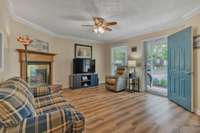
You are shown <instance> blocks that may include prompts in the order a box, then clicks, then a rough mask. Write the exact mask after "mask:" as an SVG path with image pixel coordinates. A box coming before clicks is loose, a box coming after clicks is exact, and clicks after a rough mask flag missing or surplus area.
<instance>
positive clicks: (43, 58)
mask: <svg viewBox="0 0 200 133" xmlns="http://www.w3.org/2000/svg"><path fill="white" fill-rule="evenodd" d="M17 51H18V53H19V62H20V75H21V78H23V79H26V72H25V71H26V68H25V67H26V63H25V50H24V49H17ZM54 56H56V54H54V53H43V52H36V51H28V53H27V58H28V63H30V62H35V63H49V64H50V76H49V79H50V84H52V77H53V75H52V74H53V62H54Z"/></svg>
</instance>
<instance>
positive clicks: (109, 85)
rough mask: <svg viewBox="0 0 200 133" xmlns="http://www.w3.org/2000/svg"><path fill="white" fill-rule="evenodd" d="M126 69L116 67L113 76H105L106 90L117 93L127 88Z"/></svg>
mask: <svg viewBox="0 0 200 133" xmlns="http://www.w3.org/2000/svg"><path fill="white" fill-rule="evenodd" d="M127 77H128V73H127V68H126V67H118V68H117V71H116V74H115V75H114V76H106V80H105V81H106V83H105V87H106V89H108V90H112V91H115V92H119V91H122V90H125V89H126V86H127Z"/></svg>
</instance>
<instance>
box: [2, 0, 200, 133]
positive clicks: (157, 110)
mask: <svg viewBox="0 0 200 133" xmlns="http://www.w3.org/2000/svg"><path fill="white" fill-rule="evenodd" d="M29 2H30V3H29ZM29 2H27V1H25V0H22V1H17V0H1V1H0V35H1V36H0V39H1V43H0V44H1V46H0V48H1V56H0V57H1V59H0V83H1V84H0V86H1V87H0V88H1V90H0V95H1V96H0V98H1V101H3V102H5V101H6V100H5V101H4V100H3V99H4V95H5V94H6V93H8V92H7V91H5V92H4V90H3V89H5V88H6V89H7V88H9V85H7V84H5V85H2V84H3V83H6V82H7V80H8V79H11V78H13V77H21V78H22V79H23V81H27V82H28V83H29V86H30V85H32V84H31V81H35V82H37V83H39V82H41V80H40V81H38V77H37V79H34V78H35V77H34V78H32V79H31V80H30V79H26V78H27V77H30V76H28V75H29V74H30V73H31V70H30V71H29V70H28V69H29V68H31V67H34V65H38V63H42V64H40V65H44V64H48V66H42V67H40V70H38V71H37V72H38V73H40V74H41V75H42V74H45V75H47V74H49V76H47V77H45V78H43V80H44V79H45V81H46V84H47V86H51V87H52V86H53V87H52V88H51V87H44V86H38V88H39V89H38V90H37V89H36V90H35V92H34V96H35V95H36V96H37V97H35V98H34V99H35V100H34V101H35V102H36V103H35V104H36V106H37V108H36V109H32V108H35V107H32V106H30V107H29V105H28V107H29V108H31V109H30V110H34V111H36V113H33V116H31V117H30V118H29V117H28V119H25V120H24V119H23V117H24V116H23V115H24V113H22V114H23V115H22V114H20V115H22V116H20V115H19V114H18V115H17V116H15V117H14V118H12V120H10V121H6V119H9V117H8V115H10V114H8V115H7V116H6V117H4V116H3V115H4V113H5V112H6V111H7V112H8V110H5V112H3V111H2V112H1V111H0V132H2V133H4V132H8V133H9V132H22V133H25V132H59V133H62V132H69V133H81V132H83V133H98V132H99V133H108V132H109V133H124V132H127V133H132V132H138V133H143V132H146V133H151V132H152V133H154V132H158V133H161V132H162V133H163V132H164V133H172V132H173V133H174V132H175V133H176V132H177V133H193V132H194V133H195V132H200V117H199V115H200V102H199V101H200V91H199V89H200V84H199V82H198V81H199V78H200V71H199V65H200V64H199V63H200V62H199V61H200V59H199V58H200V49H199V48H200V45H199V40H198V39H199V35H200V23H199V22H200V9H199V6H198V5H199V4H200V2H199V1H195V0H193V1H189V0H184V1H183V2H181V1H180V0H177V1H174V2H173V1H171V3H170V2H168V3H167V2H165V1H162V2H163V3H165V4H167V6H164V5H163V4H162V2H161V1H158V0H152V1H151V2H148V4H149V7H148V6H145V3H146V2H145V1H141V2H139V1H136V3H135V4H134V2H133V1H131V0H127V1H126V2H123V1H120V0H112V1H110V2H107V1H103V0H95V1H87V2H88V3H87V2H85V3H83V2H81V1H77V2H75V1H62V0H60V1H54V2H53V1H51V2H49V3H48V2H47V1H42V2H41V3H40V2H39V1H34V0H31V1H29ZM45 3H48V4H45ZM177 3H179V4H177ZM148 4H147V5H148ZM161 5H162V6H161ZM159 6H160V7H159ZM155 7H158V8H156V9H154V8H155ZM65 8H66V9H65ZM129 10H130V11H131V12H133V14H131V13H130V12H129ZM143 10H144V11H143ZM148 10H149V12H148ZM167 10H169V11H167ZM70 11H71V12H70ZM63 12H66V13H63ZM89 13H90V14H89ZM109 13H110V14H109ZM51 14H52V16H51ZM56 15H57V16H56ZM134 15H135V16H134ZM134 17H135V18H134ZM144 17H147V19H148V21H145V20H147V19H144ZM150 20H151V21H150ZM109 21H113V22H112V24H113V26H110V25H111V24H110V23H109ZM97 22H98V24H97ZM101 22H102V23H103V27H101V26H100V23H101ZM106 22H107V23H109V24H108V25H107V26H108V27H105V23H106ZM98 26H99V27H101V28H103V31H101V30H102V29H98V28H97V29H95V27H98ZM95 30H97V31H95ZM96 32H97V33H96ZM183 34H184V39H183V37H182V35H183ZM175 37H176V39H177V40H179V41H174V40H176V39H174V38H175ZM178 37H179V38H178ZM193 37H194V38H193ZM186 38H187V39H186ZM188 38H189V40H190V39H191V38H192V39H191V41H190V42H188ZM23 39H25V41H26V40H29V41H31V43H32V44H31V45H33V43H34V42H36V43H35V44H40V46H44V47H45V48H44V47H42V49H41V48H39V49H38V47H34V46H31V45H30V46H28V47H27V48H28V51H26V50H25V47H24V45H22V44H24V43H23V41H24V40H23ZM165 39H167V41H166V42H165V43H166V44H167V43H170V44H174V45H175V44H179V43H181V44H180V45H185V47H182V46H180V45H179V46H177V47H173V46H174V45H173V46H172V45H170V44H168V45H169V47H168V49H167V50H168V51H169V52H168V56H167V57H165V56H164V57H165V60H164V59H163V60H162V59H160V57H157V56H156V54H155V55H153V56H149V55H148V54H147V51H146V50H147V48H146V45H147V46H150V45H151V44H161V43H162V44H163V41H165ZM180 40H184V41H185V42H187V43H184V42H183V41H181V42H180ZM193 43H197V44H193ZM152 46H153V45H152ZM189 46H190V47H189ZM180 47H181V49H179V50H177V49H178V48H180ZM81 48H82V49H87V50H88V49H89V59H93V60H94V62H93V61H92V60H89V64H90V65H89V67H91V68H93V70H91V69H90V71H88V72H87V73H81V72H77V71H80V69H81V70H84V69H83V68H81V67H80V66H81V65H83V64H84V63H82V64H79V63H80V62H78V61H77V62H78V63H77V62H76V60H75V59H76V58H78V59H79V58H81V57H77V56H80V55H79V53H78V52H80V51H79V49H81ZM154 49H155V48H154ZM174 49H176V50H175V51H174V53H173V50H174ZM183 49H186V50H188V51H190V49H191V51H190V52H188V51H187V52H185V53H184V52H183V53H182V52H181V50H183ZM119 51H122V53H121V54H122V56H119V55H120V54H119V53H118V52H119ZM26 52H27V53H26ZM115 52H116V53H117V54H115ZM150 53H151V52H150ZM155 53H159V51H155ZM176 53H178V54H176ZM181 55H183V56H181ZM26 56H28V58H27V60H26ZM115 57H116V60H117V61H116V62H115ZM118 57H119V58H120V59H118ZM148 57H152V58H151V59H152V60H148V59H147V58H148ZM173 57H174V58H173ZM175 57H177V58H175ZM181 57H185V58H184V59H183V58H181ZM86 58H87V57H86ZM158 58H159V59H160V60H157V59H158ZM84 59H85V57H84V58H83V59H81V61H82V60H84ZM87 59H88V58H87ZM151 61H152V62H151ZM83 62H84V61H83ZM149 62H150V63H149ZM176 62H178V64H177V63H176ZM182 62H186V64H189V65H188V66H185V67H184V69H185V68H187V70H186V75H187V76H186V80H185V79H183V77H184V74H182V73H181V76H179V78H180V79H179V80H180V81H179V83H178V84H176V83H174V82H173V78H174V77H177V76H176V75H173V73H178V72H177V71H175V70H174V69H172V68H173V67H174V66H178V67H180V70H179V71H181V69H182V66H183V65H181V64H182ZM34 63H35V64H34ZM92 63H93V65H92ZM148 63H149V64H148ZM152 64H154V65H155V66H152ZM85 65H87V63H85ZM161 65H162V67H163V66H165V67H163V69H162V68H161ZM75 66H77V67H78V69H77V71H75V68H76V67H75ZM122 67H123V68H122ZM44 68H45V69H46V70H45V71H44V70H43V69H44ZM118 69H119V72H118ZM88 70H89V69H88ZM124 70H128V71H130V72H131V73H130V72H126V73H125V72H122V71H124ZM160 70H162V71H161V73H163V72H166V74H165V77H164V79H165V80H166V81H163V76H162V75H161V74H160V73H159V74H158V73H156V72H158V71H160ZM163 70H165V71H163ZM171 71H172V72H171ZM153 72H154V73H153ZM181 72H182V71H181ZM122 73H123V74H124V73H125V74H126V75H125V76H126V78H124V80H120V79H117V80H116V74H117V75H118V76H119V75H123V74H122ZM33 75H34V74H33ZM80 75H81V76H82V77H81V79H82V81H80V85H82V86H81V87H80V86H78V87H77V84H79V82H78V78H80ZM88 75H89V76H88ZM93 75H97V78H95V81H96V83H95V84H94V85H92V84H91V86H90V83H91V82H92V78H91V77H92V76H93ZM113 75H115V76H114V78H113ZM160 75H161V76H160ZM36 76H37V75H36ZM76 76H77V77H76ZM90 76H91V77H90ZM121 77H122V79H123V76H121ZM121 77H120V78H121ZM160 77H161V78H160ZM170 77H171V78H172V79H171V78H170ZM181 77H182V79H181ZM39 78H40V77H39ZM11 80H12V79H11ZM18 80H19V79H15V78H14V81H12V82H11V81H10V80H8V82H9V84H10V83H14V82H15V83H16V82H17V81H18ZM93 80H94V79H93ZM75 81H76V82H75ZM174 81H176V79H174ZM18 82H21V80H20V81H18ZM116 82H117V83H116ZM119 82H120V83H119ZM167 82H168V83H167ZM184 82H185V83H184ZM19 84H20V83H17V85H13V86H14V87H16V88H17V89H19V86H20V85H19ZM23 84H24V83H23ZM23 84H22V86H23V87H22V88H23V89H24V85H23ZM6 85H7V86H6ZM34 85H35V84H34ZM117 85H119V86H118V87H116V86H117ZM5 86H6V87H5ZM36 86H37V84H36ZM75 86H76V87H75ZM164 86H165V87H164ZM166 86H168V87H166ZM172 86H175V87H172ZM179 86H181V87H179ZM149 87H150V88H151V90H153V91H151V92H149V91H148V90H147V89H148V88H149ZM176 87H177V88H179V90H177V91H176V90H175V89H174V88H176ZM180 88H184V89H180ZM49 89H50V90H49ZM163 89H165V91H167V93H165V96H160V92H161V94H162V92H163ZM170 89H172V90H170ZM173 89H174V90H173ZM113 90H114V91H113ZM8 91H13V90H12V89H8ZM37 91H38V92H37ZM40 91H41V92H40ZM46 91H48V92H46ZM51 91H52V92H51ZM116 91H117V92H116ZM118 91H119V92H118ZM157 91H159V92H157ZM155 92H156V93H155ZM26 93H27V92H26ZM40 93H41V94H40ZM42 93H48V95H47V96H44V95H45V94H42ZM49 93H55V94H52V95H50V94H49ZM158 93H159V95H158ZM177 93H178V94H177ZM16 95H17V96H18V95H20V96H21V94H18V93H16ZM28 95H29V93H28V94H26V95H25V97H29V96H28ZM30 95H32V94H30ZM40 95H41V96H40ZM60 95H62V96H60ZM176 95H180V97H178V98H177V97H176ZM17 96H16V97H17ZM25 97H23V96H21V99H22V98H25ZM47 97H48V98H47ZM14 98H15V97H14V96H13V99H14ZM32 98H33V97H32ZM45 98H46V99H50V100H49V101H45V100H46V99H45ZM51 98H52V99H51ZM30 99H31V98H30ZM44 99H45V100H44ZM42 100H43V102H42ZM30 101H31V100H30ZM44 101H45V102H44ZM6 102H7V101H6ZM49 102H50V103H49ZM51 102H52V103H51ZM0 104H2V105H0V106H1V107H2V108H3V107H4V106H3V104H4V103H0ZM37 104H38V105H37ZM10 106H11V105H10ZM34 106H35V105H34ZM71 106H72V107H71ZM28 107H27V108H28ZM40 107H41V108H40ZM55 108H56V109H55ZM63 108H67V109H63ZM68 108H69V109H68ZM55 110H59V113H58V114H56V111H55ZM34 111H32V112H34ZM45 111H46V112H45ZM25 112H26V111H25ZM60 112H61V114H60ZM74 112H75V113H74ZM71 113H72V114H71ZM66 114H67V115H66ZM69 114H70V115H71V117H72V119H73V120H72V121H70V120H71V118H68V117H69ZM63 115H64V116H66V117H64V116H63ZM76 116H78V117H76ZM32 117H33V119H34V122H33V123H35V124H33V123H32V124H33V125H34V126H33V125H32V126H30V125H31V124H30V125H28V124H27V123H29V122H30V123H31V120H32V119H31V118H32ZM42 117H43V118H42ZM35 118H38V119H37V121H36V119H35ZM60 118H65V120H66V121H64V122H63V120H61V119H60ZM13 119H14V120H13ZM40 119H41V120H40ZM43 119H45V120H43ZM47 119H50V122H49V121H47ZM74 119H75V120H74ZM29 120H30V121H29ZM73 122H74V123H76V122H77V123H76V124H75V125H74V123H73ZM19 123H20V124H19ZM21 123H22V124H21ZM72 123H73V124H72ZM38 125H45V126H44V127H45V128H42V127H40V126H38Z"/></svg>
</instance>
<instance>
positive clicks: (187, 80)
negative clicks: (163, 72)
mask: <svg viewBox="0 0 200 133" xmlns="http://www.w3.org/2000/svg"><path fill="white" fill-rule="evenodd" d="M192 41H193V40H192V28H191V27H189V28H186V29H184V30H182V31H180V32H177V33H175V34H173V35H171V36H169V37H168V63H169V65H168V86H169V88H168V98H169V99H170V100H172V101H174V102H175V103H177V104H179V105H181V106H182V107H184V108H185V109H187V110H189V111H192V50H193V49H192V46H193V43H192Z"/></svg>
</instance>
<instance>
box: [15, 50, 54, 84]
mask: <svg viewBox="0 0 200 133" xmlns="http://www.w3.org/2000/svg"><path fill="white" fill-rule="evenodd" d="M17 51H18V52H19V62H20V75H21V78H23V79H25V80H26V63H25V51H24V50H23V49H17ZM55 55H56V54H53V53H41V52H35V51H28V54H27V56H28V66H27V77H28V81H27V82H28V83H29V85H30V86H31V87H36V86H46V85H52V79H53V75H52V73H53V62H54V56H55Z"/></svg>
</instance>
